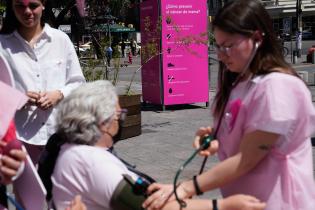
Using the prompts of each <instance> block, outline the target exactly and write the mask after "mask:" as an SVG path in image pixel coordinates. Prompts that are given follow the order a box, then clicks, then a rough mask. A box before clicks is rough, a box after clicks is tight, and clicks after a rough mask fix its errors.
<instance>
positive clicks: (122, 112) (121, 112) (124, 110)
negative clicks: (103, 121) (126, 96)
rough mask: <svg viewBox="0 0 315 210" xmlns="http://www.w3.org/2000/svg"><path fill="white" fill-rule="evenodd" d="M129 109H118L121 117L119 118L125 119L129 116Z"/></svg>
mask: <svg viewBox="0 0 315 210" xmlns="http://www.w3.org/2000/svg"><path fill="white" fill-rule="evenodd" d="M127 113H128V110H127V109H120V110H119V111H116V114H117V116H118V118H119V120H121V121H124V120H125V119H126V117H127Z"/></svg>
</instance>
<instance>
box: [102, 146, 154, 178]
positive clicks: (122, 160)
mask: <svg viewBox="0 0 315 210" xmlns="http://www.w3.org/2000/svg"><path fill="white" fill-rule="evenodd" d="M108 151H109V152H110V153H112V154H113V155H114V156H115V157H117V158H118V159H119V160H120V161H121V162H122V163H123V164H125V166H126V167H127V168H128V170H129V171H131V172H133V173H135V174H137V175H138V176H140V177H142V178H144V179H146V180H147V181H149V182H150V183H154V182H156V181H155V179H153V178H152V177H150V176H149V175H147V174H145V173H143V172H141V171H139V170H137V169H136V166H135V165H132V164H130V163H128V162H127V161H126V160H124V159H122V158H121V157H119V156H118V155H117V153H116V151H115V149H114V147H110V148H109V149H108Z"/></svg>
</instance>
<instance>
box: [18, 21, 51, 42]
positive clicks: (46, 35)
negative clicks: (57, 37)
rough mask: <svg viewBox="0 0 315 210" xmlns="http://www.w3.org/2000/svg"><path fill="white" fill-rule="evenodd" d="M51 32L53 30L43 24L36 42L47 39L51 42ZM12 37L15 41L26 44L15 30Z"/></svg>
mask: <svg viewBox="0 0 315 210" xmlns="http://www.w3.org/2000/svg"><path fill="white" fill-rule="evenodd" d="M52 31H53V29H52V28H51V27H50V25H49V24H47V23H45V25H44V28H43V31H42V32H41V34H40V35H39V39H38V40H41V39H47V40H48V41H49V42H51V40H52V37H53V33H52ZM12 35H13V36H15V37H16V38H17V39H19V40H20V41H22V42H26V40H25V39H24V38H23V37H22V36H21V35H20V34H19V32H18V31H17V30H15V31H13V33H12Z"/></svg>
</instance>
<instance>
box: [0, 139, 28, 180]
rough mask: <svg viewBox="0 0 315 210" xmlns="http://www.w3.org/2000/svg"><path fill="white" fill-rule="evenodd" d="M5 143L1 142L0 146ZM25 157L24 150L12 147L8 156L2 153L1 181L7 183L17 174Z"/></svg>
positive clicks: (0, 159)
mask: <svg viewBox="0 0 315 210" xmlns="http://www.w3.org/2000/svg"><path fill="white" fill-rule="evenodd" d="M3 145H5V143H4V142H1V146H3ZM25 159H26V152H24V151H22V150H18V149H12V150H11V151H10V156H7V155H3V156H2V157H1V158H0V173H1V183H3V184H9V183H11V182H12V178H13V177H14V176H16V175H17V173H18V170H19V168H20V167H21V165H22V164H23V162H24V160H25Z"/></svg>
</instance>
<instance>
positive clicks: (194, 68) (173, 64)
mask: <svg viewBox="0 0 315 210" xmlns="http://www.w3.org/2000/svg"><path fill="white" fill-rule="evenodd" d="M161 19H162V52H163V84H164V85H163V87H164V104H165V105H171V104H187V103H197V102H208V101H209V83H208V45H207V43H208V42H207V41H208V32H207V29H208V22H207V2H206V0H198V1H196V0H161Z"/></svg>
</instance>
